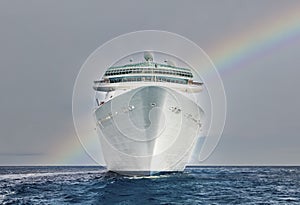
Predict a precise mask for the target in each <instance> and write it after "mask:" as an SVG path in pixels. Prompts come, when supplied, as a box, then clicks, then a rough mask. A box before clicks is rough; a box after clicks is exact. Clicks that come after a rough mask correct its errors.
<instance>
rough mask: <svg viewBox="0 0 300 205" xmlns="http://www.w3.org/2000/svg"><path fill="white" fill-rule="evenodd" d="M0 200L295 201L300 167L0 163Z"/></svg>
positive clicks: (299, 197) (299, 196) (298, 194)
mask: <svg viewBox="0 0 300 205" xmlns="http://www.w3.org/2000/svg"><path fill="white" fill-rule="evenodd" d="M0 204H143V205H145V204H300V167H202V168H188V169H187V170H186V171H185V172H183V173H173V174H165V175H160V176H153V177H124V176H119V175H117V174H114V173H110V172H105V170H104V169H102V168H99V167H0Z"/></svg>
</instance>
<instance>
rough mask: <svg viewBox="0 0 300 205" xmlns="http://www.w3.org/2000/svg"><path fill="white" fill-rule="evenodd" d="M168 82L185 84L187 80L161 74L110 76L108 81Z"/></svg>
mask: <svg viewBox="0 0 300 205" xmlns="http://www.w3.org/2000/svg"><path fill="white" fill-rule="evenodd" d="M137 81H143V82H170V83H180V84H187V83H188V81H187V80H185V79H179V78H168V77H162V76H136V77H120V78H110V79H109V82H110V83H120V82H137Z"/></svg>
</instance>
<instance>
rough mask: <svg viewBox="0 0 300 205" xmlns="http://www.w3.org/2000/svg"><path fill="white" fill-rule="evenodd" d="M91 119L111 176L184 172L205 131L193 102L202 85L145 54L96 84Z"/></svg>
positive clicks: (109, 72)
mask: <svg viewBox="0 0 300 205" xmlns="http://www.w3.org/2000/svg"><path fill="white" fill-rule="evenodd" d="M93 88H94V90H95V91H97V92H101V93H102V94H105V95H103V96H105V98H102V99H100V98H99V97H97V95H96V102H97V105H96V106H97V107H96V108H95V111H94V117H95V121H96V124H97V127H98V128H99V129H98V131H99V138H100V142H101V148H102V153H103V156H104V160H105V163H106V167H107V169H108V170H109V171H113V172H117V173H119V174H123V175H130V176H144V175H154V174H157V173H161V172H178V171H183V170H184V169H185V166H186V165H187V163H188V161H189V158H190V156H191V154H192V150H193V148H194V146H195V144H196V142H197V139H198V136H199V133H200V131H201V127H202V126H203V116H204V112H203V110H202V109H201V108H200V107H199V106H198V105H197V104H196V103H195V100H193V98H194V95H193V94H195V93H198V92H201V91H202V89H203V83H201V82H197V81H194V80H193V74H192V72H191V69H189V68H187V67H177V66H175V64H174V63H171V62H169V61H163V62H155V61H154V60H153V55H152V53H149V52H145V53H144V59H142V60H141V61H139V62H138V63H133V62H132V60H130V61H129V62H128V64H124V65H121V66H120V65H118V66H112V67H109V68H108V69H107V70H106V72H105V74H104V75H103V76H102V77H101V78H100V79H97V80H95V81H94V86H93Z"/></svg>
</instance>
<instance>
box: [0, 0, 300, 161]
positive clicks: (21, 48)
mask: <svg viewBox="0 0 300 205" xmlns="http://www.w3.org/2000/svg"><path fill="white" fill-rule="evenodd" d="M295 8H299V9H298V10H300V2H299V1H292V0H290V1H284V2H283V1H273V0H272V1H271V0H268V1H267V0H264V1H258V0H257V1H237V0H236V1H229V0H227V1H144V2H141V1H106V2H104V1H71V0H70V1H53V0H51V1H4V0H3V1H0V31H1V32H0V94H1V101H0V102H1V104H0V105H1V106H0V165H1V164H2V165H4V164H58V163H67V164H72V163H80V164H90V163H93V162H92V160H90V159H89V157H88V156H87V155H86V154H85V152H84V150H83V149H79V151H77V153H76V156H77V159H73V158H72V157H70V156H68V154H70V153H69V149H71V148H70V146H75V147H80V144H79V142H78V139H77V137H76V135H75V131H74V127H73V121H72V110H71V108H72V107H71V106H72V105H71V103H72V90H73V85H74V82H75V78H76V76H77V73H78V71H79V69H80V67H81V65H82V64H83V62H84V61H85V59H86V58H87V57H88V55H89V54H90V53H91V52H93V51H94V50H95V49H96V48H97V47H98V46H100V45H101V44H103V43H105V42H106V41H108V40H110V39H111V38H114V37H116V36H118V35H121V34H124V33H127V32H132V31H136V30H144V29H156V30H165V31H170V32H174V33H178V34H180V35H183V36H185V37H187V38H189V39H190V40H192V41H194V42H195V43H197V44H198V45H199V46H200V47H201V48H202V49H204V51H206V52H207V54H208V55H209V56H210V57H211V59H212V60H213V61H217V60H218V59H217V58H218V56H216V55H215V54H216V53H215V49H216V48H218V46H219V45H220V46H221V45H223V44H222V42H226V41H228V39H230V38H231V37H232V36H237V37H238V36H239V35H242V34H243V33H244V32H245V31H247V30H248V29H249V27H253V28H256V25H260V24H261V22H262V21H264V20H265V19H271V20H269V22H270V23H273V19H274V23H276V22H277V21H278V22H280V21H282V20H284V19H285V18H284V16H282V15H281V14H282V13H283V12H285V13H286V11H288V10H289V9H291V12H292V10H295ZM286 23H287V24H288V22H286ZM282 24H284V23H282ZM299 28H300V25H299ZM257 29H258V32H259V29H264V28H263V27H261V26H259V27H258V26H257ZM254 33H255V32H254ZM220 49H221V48H220ZM299 53H300V36H299V33H298V35H297V36H294V37H293V40H292V41H287V42H286V43H282V44H278V45H277V46H275V47H274V48H271V49H269V50H266V51H265V52H263V53H262V54H261V55H258V56H255V57H254V58H252V57H251V56H249V61H248V63H245V64H242V65H241V68H240V69H230V68H228V70H227V71H222V70H221V68H218V67H217V69H220V71H221V77H222V79H223V83H224V86H225V91H226V94H227V103H228V111H227V121H226V125H225V129H224V133H223V136H222V138H221V141H220V143H219V145H218V147H217V149H216V150H215V152H214V153H213V154H212V155H211V157H210V158H209V159H208V160H207V161H205V164H300V158H299V156H300V135H299V128H300V109H299V105H300V96H299V90H298V88H299V87H300V81H299V74H300V71H299V65H300V58H299ZM64 146H65V150H64ZM58 152H59V153H58ZM64 152H65V153H64ZM71 154H72V153H71ZM59 157H62V158H65V159H63V160H61V159H59Z"/></svg>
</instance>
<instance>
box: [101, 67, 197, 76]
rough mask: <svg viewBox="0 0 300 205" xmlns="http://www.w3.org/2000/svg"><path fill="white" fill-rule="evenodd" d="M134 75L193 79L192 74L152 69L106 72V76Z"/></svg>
mask: <svg viewBox="0 0 300 205" xmlns="http://www.w3.org/2000/svg"><path fill="white" fill-rule="evenodd" d="M134 73H158V74H167V75H178V76H183V77H190V78H192V77H193V75H192V73H190V72H184V71H174V70H169V69H152V68H131V69H118V70H109V71H106V72H105V76H112V75H123V74H134Z"/></svg>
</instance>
